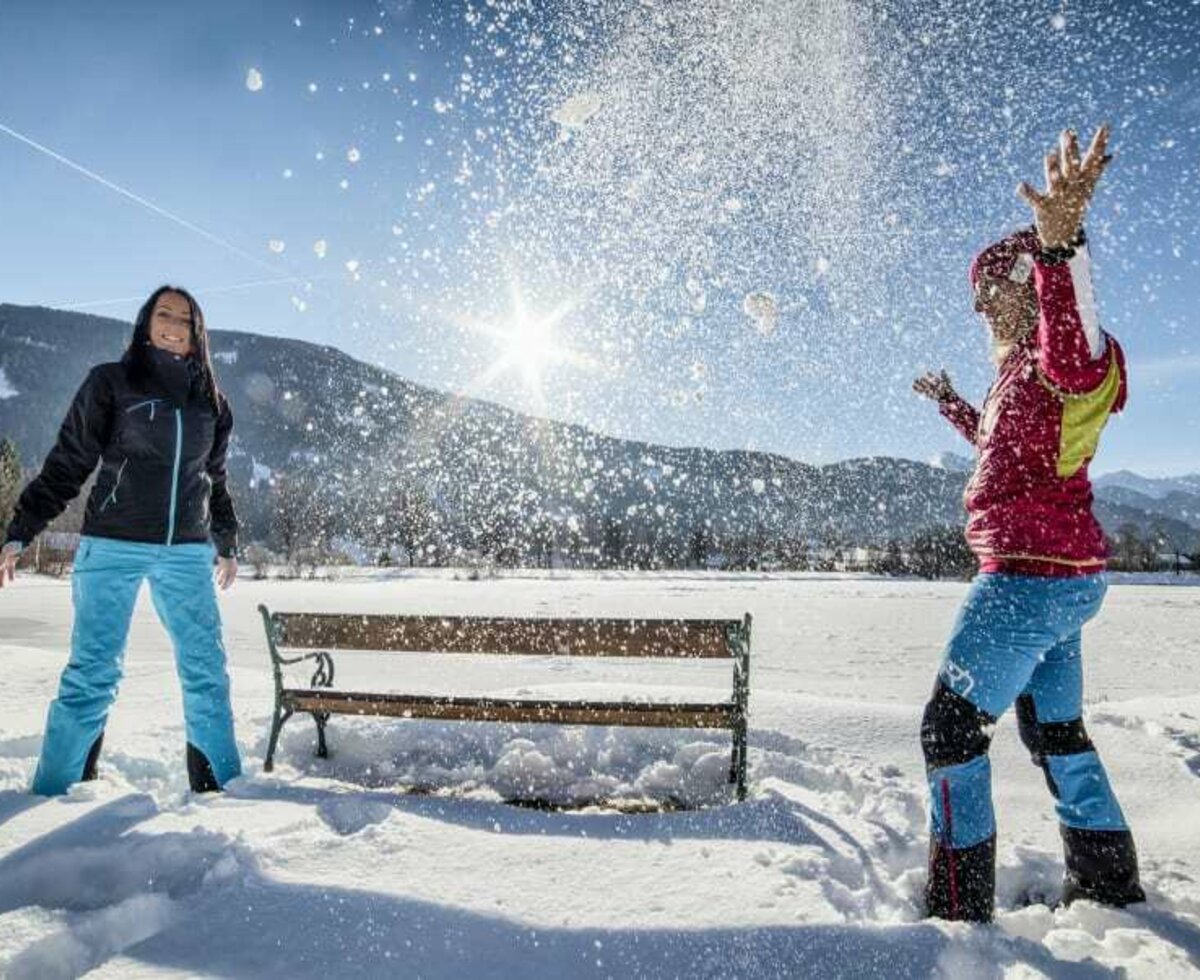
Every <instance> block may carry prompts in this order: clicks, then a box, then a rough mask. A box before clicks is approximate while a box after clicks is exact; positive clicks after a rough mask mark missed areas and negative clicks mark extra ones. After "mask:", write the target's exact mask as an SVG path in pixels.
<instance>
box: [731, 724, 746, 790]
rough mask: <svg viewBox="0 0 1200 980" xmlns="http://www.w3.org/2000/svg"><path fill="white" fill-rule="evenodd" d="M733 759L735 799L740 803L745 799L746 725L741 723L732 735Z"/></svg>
mask: <svg viewBox="0 0 1200 980" xmlns="http://www.w3.org/2000/svg"><path fill="white" fill-rule="evenodd" d="M733 738H734V744H735V746H736V748H735V749H734V759H735V760H736V769H735V773H734V776H735V782H736V783H737V798H738V802H739V803H741V802H742V801H744V800H745V799H746V723H745V721H743V722H742V723H741V724H740V725H739V726H738V727H737V729H736V730H735V731H734V733H733Z"/></svg>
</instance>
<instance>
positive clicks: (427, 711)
mask: <svg viewBox="0 0 1200 980" xmlns="http://www.w3.org/2000/svg"><path fill="white" fill-rule="evenodd" d="M281 693H282V701H283V704H284V706H285V707H288V708H290V709H292V710H293V711H307V712H321V713H325V714H343V715H346V714H349V715H386V716H389V717H402V718H429V719H442V720H445V721H499V722H514V723H527V722H538V723H541V722H545V723H551V724H559V725H621V726H628V727H635V726H636V727H646V728H730V727H731V726H732V724H733V720H734V714H735V708H734V705H733V704H732V703H713V702H701V703H696V702H661V701H660V702H639V701H552V700H550V701H547V700H532V699H509V698H483V697H464V698H450V697H436V696H431V695H411V694H371V693H361V692H355V691H329V690H324V689H321V690H317V689H307V690H301V689H296V688H285V689H284V690H283V691H282V692H281Z"/></svg>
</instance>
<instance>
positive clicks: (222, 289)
mask: <svg viewBox="0 0 1200 980" xmlns="http://www.w3.org/2000/svg"><path fill="white" fill-rule="evenodd" d="M332 278H336V277H335V276H281V277H279V278H276V279H255V280H254V281H253V282H238V283H233V284H232V285H230V286H209V287H208V288H203V287H201V288H200V289H189V290H188V292H190V293H192V294H193V295H196V296H213V295H216V294H217V293H236V292H238V291H239V290H242V289H255V288H257V287H258V286H282V285H284V284H285V283H294V282H304V283H308V282H315V281H317V280H319V279H332ZM145 298H146V297H145V295H143V294H139V295H137V296H115V297H113V298H112V299H89V300H83V301H81V302H78V303H47V304H46V305H47V306H51V307H53V308H54V309H56V310H84V309H87V308H88V307H92V306H116V305H117V304H119V303H140V302H142V300H144V299H145Z"/></svg>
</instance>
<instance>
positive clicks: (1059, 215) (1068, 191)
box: [1017, 124, 1112, 248]
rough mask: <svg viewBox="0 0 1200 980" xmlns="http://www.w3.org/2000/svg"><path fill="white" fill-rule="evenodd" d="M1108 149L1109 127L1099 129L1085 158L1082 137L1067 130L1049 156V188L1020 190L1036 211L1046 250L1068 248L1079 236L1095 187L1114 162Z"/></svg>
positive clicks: (1039, 235) (1047, 155) (1047, 172)
mask: <svg viewBox="0 0 1200 980" xmlns="http://www.w3.org/2000/svg"><path fill="white" fill-rule="evenodd" d="M1107 149H1108V125H1107V124H1105V125H1103V126H1101V127H1100V128H1099V129H1097V130H1096V135H1095V136H1093V137H1092V142H1091V145H1090V146H1088V149H1087V153H1086V154H1084V156H1083V158H1082V159H1080V157H1079V138H1078V137H1077V136H1076V135H1075V132H1074V131H1073V130H1070V129H1064V130H1063V131H1062V134H1061V135H1060V136H1059V138H1058V149H1056V150H1051V151H1050V152H1049V153H1047V154H1046V189H1045V190H1044V191H1039V190H1036V189H1035V188H1034V187H1032V186H1031V185H1030V184H1028V183H1026V182H1022V183H1021V184H1020V185H1019V186H1018V187H1017V193H1018V194H1019V195H1021V197H1023V198H1024V199H1025V201H1026V202H1027V203H1028V204H1029V207H1030V208H1032V210H1033V217H1034V220H1035V221H1036V223H1037V230H1038V238H1040V239H1041V241H1042V247H1043V248H1065V247H1066V246H1068V245H1069V244H1070V243H1071V242H1072V241H1073V240H1074V239H1075V238H1076V236H1077V235H1078V234H1079V229H1080V228H1082V227H1083V215H1084V212H1085V211H1087V206H1088V204H1089V203H1090V201H1091V199H1092V194H1093V193H1094V192H1095V190H1096V184H1097V183H1099V181H1100V176H1101V175H1102V174H1103V173H1104V168H1105V167H1107V166H1108V164H1109V162H1110V161H1111V160H1112V156H1110V155H1109V154H1108V153H1107V152H1106V151H1107Z"/></svg>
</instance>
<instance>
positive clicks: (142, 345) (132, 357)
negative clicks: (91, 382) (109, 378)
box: [122, 286, 221, 415]
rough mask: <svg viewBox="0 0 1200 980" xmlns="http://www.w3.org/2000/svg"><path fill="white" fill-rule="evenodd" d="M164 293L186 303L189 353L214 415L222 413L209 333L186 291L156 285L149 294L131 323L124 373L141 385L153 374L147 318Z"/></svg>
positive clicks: (192, 297) (198, 307)
mask: <svg viewBox="0 0 1200 980" xmlns="http://www.w3.org/2000/svg"><path fill="white" fill-rule="evenodd" d="M163 293H178V294H179V295H180V296H182V297H183V298H184V299H186V300H187V303H188V309H189V310H190V312H191V319H192V353H191V357H192V359H193V360H194V361H195V363H196V367H197V368H199V371H200V384H201V389H202V390H203V392H204V396H205V398H206V399H207V400H208V403H209V405H211V406H212V410H213V414H215V415H220V414H221V391H220V389H219V388H218V387H217V375H216V373H215V372H214V371H213V366H212V357H211V355H210V354H209V350H208V330H207V329H206V328H205V326H204V313H203V311H202V310H201V309H200V304H199V303H197V302H196V297H195V296H193V295H192V294H191V293H189V292H188V291H187V290H186V289H180V288H179V287H178V286H159V287H158V289H156V290H154V292H152V293H151V294H150V298H149V299H147V300H146V302H144V303H143V304H142V308H141V309H140V310H138V315H137V319H136V320H134V322H133V337H132V338H131V339H130V341H129V347H128V348H126V350H125V356H124V357H123V358H122V361H123V363H124V364H125V370H126V371H128V372H129V378H130V380H131V381H135V382H144V381H146V380H147V379H149V377H150V375H151V374H152V373H153V372H154V363H153V361H152V360H151V353H150V352H151V350H152V349H153V347H154V345H153V343H152V342H151V340H150V318H151V316H153V314H154V307H155V305H156V304H157V303H158V298H159V297H160V296H162V294H163Z"/></svg>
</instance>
